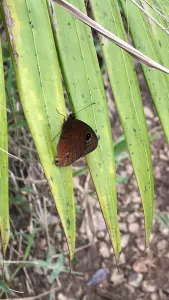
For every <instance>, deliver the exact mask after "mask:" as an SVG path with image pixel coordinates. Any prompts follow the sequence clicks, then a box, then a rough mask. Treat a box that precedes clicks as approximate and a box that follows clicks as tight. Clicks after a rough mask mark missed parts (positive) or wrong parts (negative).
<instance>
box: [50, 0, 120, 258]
mask: <svg viewBox="0 0 169 300" xmlns="http://www.w3.org/2000/svg"><path fill="white" fill-rule="evenodd" d="M71 4H73V5H75V6H77V5H78V8H79V9H80V10H81V11H83V12H85V7H84V2H83V1H82V0H81V1H75V0H74V1H71ZM54 11H55V22H56V39H57V45H58V51H59V57H60V61H61V66H62V71H63V76H64V80H65V83H66V88H67V91H68V95H69V98H70V101H71V102H72V109H73V110H74V112H75V113H76V112H78V111H79V110H81V111H80V112H79V113H77V118H79V119H80V120H83V121H84V122H86V123H87V124H89V125H90V126H91V127H92V128H93V129H94V130H95V131H96V133H97V134H98V136H99V137H100V139H99V145H98V147H97V149H96V150H95V151H94V152H92V153H90V154H88V155H87V156H86V159H87V163H88V166H89V169H90V173H91V176H92V178H93V181H94V185H95V188H96V191H97V195H98V198H99V202H100V205H101V209H102V212H103V215H104V218H105V221H106V224H107V228H108V230H109V233H110V237H111V240H112V244H113V247H114V251H115V255H116V258H117V260H118V258H119V252H120V250H121V242H120V232H119V225H118V218H117V198H116V197H117V196H116V178H115V177H116V176H115V164H114V150H113V142H112V132H111V128H110V120H109V116H108V108H107V103H106V97H105V92H104V88H103V83H102V79H101V73H100V69H99V65H98V61H97V57H96V52H95V49H94V45H93V41H92V36H91V30H90V28H89V27H88V26H86V25H84V24H83V23H82V22H80V21H79V20H77V19H75V18H74V17H72V16H71V15H70V14H69V13H68V12H66V11H64V9H63V8H60V7H59V6H58V5H56V4H54ZM93 103H94V104H93ZM90 104H93V105H91V106H88V105H90Z"/></svg>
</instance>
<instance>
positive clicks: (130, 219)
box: [127, 213, 136, 223]
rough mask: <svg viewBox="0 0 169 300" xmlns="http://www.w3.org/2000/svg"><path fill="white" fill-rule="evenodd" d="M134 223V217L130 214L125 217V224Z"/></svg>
mask: <svg viewBox="0 0 169 300" xmlns="http://www.w3.org/2000/svg"><path fill="white" fill-rule="evenodd" d="M135 221H136V217H135V215H134V214H133V213H132V214H130V215H129V216H128V217H127V222H128V223H134V222H135Z"/></svg>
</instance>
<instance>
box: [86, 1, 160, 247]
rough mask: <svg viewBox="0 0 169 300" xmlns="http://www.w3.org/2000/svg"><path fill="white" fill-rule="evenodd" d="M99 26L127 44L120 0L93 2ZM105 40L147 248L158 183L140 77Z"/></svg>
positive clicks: (124, 58)
mask: <svg viewBox="0 0 169 300" xmlns="http://www.w3.org/2000/svg"><path fill="white" fill-rule="evenodd" d="M90 3H91V6H92V11H93V14H94V16H95V19H96V20H97V22H98V23H100V24H102V25H103V26H104V27H105V28H107V29H108V30H109V31H112V32H114V33H115V34H116V35H117V36H119V37H120V38H121V39H123V40H126V35H125V31H124V27H123V23H122V20H121V17H120V12H119V8H118V4H117V1H116V0H104V1H102V0H91V2H90ZM100 38H101V45H102V49H103V53H104V58H105V61H106V66H107V70H108V74H109V78H110V82H111V85H112V89H113V93H114V96H115V101H116V105H117V109H118V113H119V116H120V120H121V124H122V127H123V131H124V135H125V138H126V142H127V146H128V150H129V153H130V157H131V160H132V164H133V167H134V171H135V174H136V178H137V182H138V185H139V189H140V194H141V197H142V202H143V208H144V215H145V229H146V245H148V242H149V236H150V232H151V226H152V221H153V207H154V204H153V203H154V181H153V172H152V162H151V154H150V145H149V139H148V132H147V127H146V121H145V117H144V112H143V105H142V102H141V95H140V91H139V87H138V82H137V77H136V74H135V71H134V70H133V69H134V65H133V62H132V59H131V57H129V56H128V55H127V54H126V53H124V51H123V50H121V49H120V48H119V47H117V46H116V45H114V44H113V43H110V42H109V41H106V40H105V39H103V38H102V37H100Z"/></svg>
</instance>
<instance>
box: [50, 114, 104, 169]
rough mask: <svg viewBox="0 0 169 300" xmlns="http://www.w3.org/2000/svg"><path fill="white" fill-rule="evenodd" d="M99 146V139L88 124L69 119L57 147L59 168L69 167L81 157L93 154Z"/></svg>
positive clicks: (64, 125)
mask: <svg viewBox="0 0 169 300" xmlns="http://www.w3.org/2000/svg"><path fill="white" fill-rule="evenodd" d="M97 145H98V138H97V136H96V134H95V132H94V131H93V129H92V128H91V127H90V126H89V125H87V124H86V123H84V122H82V121H80V120H76V119H71V118H68V120H67V121H65V122H64V124H63V127H62V133H61V136H60V139H59V143H58V146H57V158H56V160H55V163H56V165H57V166H69V165H71V164H72V163H73V162H75V161H76V160H77V159H78V158H80V157H81V156H84V155H86V154H88V153H90V152H92V151H93V150H94V149H95V148H96V147H97Z"/></svg>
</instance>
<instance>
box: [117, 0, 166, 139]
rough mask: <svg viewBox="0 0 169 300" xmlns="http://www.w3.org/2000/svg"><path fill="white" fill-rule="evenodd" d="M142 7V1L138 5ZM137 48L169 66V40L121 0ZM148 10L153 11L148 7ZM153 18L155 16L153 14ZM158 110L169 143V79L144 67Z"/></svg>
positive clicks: (150, 22) (130, 4)
mask: <svg viewBox="0 0 169 300" xmlns="http://www.w3.org/2000/svg"><path fill="white" fill-rule="evenodd" d="M138 3H139V4H140V1H139V2H138ZM121 4H122V7H123V10H124V13H125V15H126V17H127V18H128V23H129V28H130V32H131V35H132V38H133V41H134V44H135V46H136V48H138V49H139V50H140V51H142V52H144V54H146V55H148V56H149V57H151V58H152V59H154V60H155V61H160V63H162V64H164V65H165V66H167V65H168V66H169V55H168V47H169V37H168V35H167V34H165V33H164V32H163V31H162V30H161V29H160V28H159V27H158V26H157V25H155V24H154V23H153V22H152V21H150V20H149V19H148V18H147V17H146V16H145V15H144V14H143V12H141V11H140V10H139V9H138V8H137V7H136V6H135V5H134V4H133V3H132V2H130V1H128V2H126V1H125V0H121ZM146 9H148V10H149V8H148V7H146ZM151 14H152V13H151ZM142 69H143V72H144V76H145V79H146V81H147V84H148V87H149V90H150V93H151V96H152V99H153V102H154V106H155V108H156V110H157V113H158V116H159V119H160V122H161V125H162V127H163V130H164V133H165V135H166V139H167V141H168V142H169V122H168V120H169V92H168V87H169V76H168V75H167V74H164V73H162V72H159V71H157V70H154V69H151V68H149V67H147V66H143V65H142Z"/></svg>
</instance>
